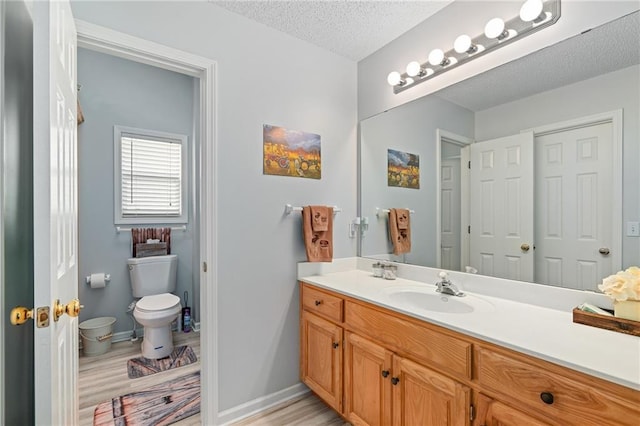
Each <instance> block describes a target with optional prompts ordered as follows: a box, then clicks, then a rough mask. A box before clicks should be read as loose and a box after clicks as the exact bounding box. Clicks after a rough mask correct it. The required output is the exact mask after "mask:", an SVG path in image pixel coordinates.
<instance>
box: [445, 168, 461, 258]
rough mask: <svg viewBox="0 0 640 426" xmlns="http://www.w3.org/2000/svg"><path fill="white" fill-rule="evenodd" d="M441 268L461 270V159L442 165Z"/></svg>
mask: <svg viewBox="0 0 640 426" xmlns="http://www.w3.org/2000/svg"><path fill="white" fill-rule="evenodd" d="M440 203H441V204H440V206H441V207H440V214H441V219H440V220H441V222H440V232H441V233H440V267H441V268H443V269H448V270H451V271H459V270H460V256H461V248H460V247H461V246H460V234H461V233H460V212H461V200H460V159H459V158H458V159H448V160H442V163H441V165H440Z"/></svg>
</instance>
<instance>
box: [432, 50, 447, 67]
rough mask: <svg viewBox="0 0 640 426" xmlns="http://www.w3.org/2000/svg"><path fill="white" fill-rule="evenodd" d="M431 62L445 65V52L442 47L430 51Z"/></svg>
mask: <svg viewBox="0 0 640 426" xmlns="http://www.w3.org/2000/svg"><path fill="white" fill-rule="evenodd" d="M429 63H430V64H431V65H434V66H435V65H444V52H443V51H442V50H440V49H433V50H432V51H431V53H429Z"/></svg>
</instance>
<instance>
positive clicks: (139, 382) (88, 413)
mask: <svg viewBox="0 0 640 426" xmlns="http://www.w3.org/2000/svg"><path fill="white" fill-rule="evenodd" d="M173 336H174V337H173V342H174V344H175V345H176V346H180V345H189V346H191V347H192V348H193V351H194V352H195V354H196V356H197V357H198V361H197V362H195V363H193V364H190V365H186V366H184V367H179V368H174V369H172V370H168V371H163V372H162V373H156V374H152V375H150V376H145V377H140V378H138V379H130V378H129V377H128V376H127V361H128V360H129V359H130V358H134V357H138V356H140V344H141V343H142V339H138V341H137V342H134V343H131V342H118V343H113V344H112V345H111V349H110V350H109V352H107V353H106V354H104V355H98V356H93V357H85V356H82V355H80V362H79V369H80V374H79V379H78V380H79V387H80V426H92V425H93V411H94V410H95V408H96V406H97V405H98V404H100V403H101V402H105V401H109V400H110V399H111V398H115V397H117V396H120V395H124V394H127V393H129V392H135V391H139V390H143V389H146V388H149V387H151V386H153V385H156V384H159V383H163V382H166V381H169V380H171V379H174V378H176V377H179V376H182V375H185V374H189V373H192V372H195V371H200V334H199V333H195V332H191V333H174V335H173ZM174 424H175V425H180V426H196V425H200V416H199V415H197V416H191V417H189V418H187V419H184V420H181V421H180V422H178V423H174Z"/></svg>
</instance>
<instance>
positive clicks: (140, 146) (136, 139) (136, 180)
mask: <svg viewBox="0 0 640 426" xmlns="http://www.w3.org/2000/svg"><path fill="white" fill-rule="evenodd" d="M114 145H115V166H116V173H115V191H114V194H115V223H116V224H153V223H186V222H187V220H186V218H187V214H186V203H185V198H186V197H185V195H186V193H187V190H186V188H187V186H186V176H187V173H186V164H187V162H186V157H187V155H186V152H187V149H186V148H187V147H186V145H187V137H186V136H184V135H175V134H170V133H164V132H156V131H153V130H142V129H134V128H129V127H122V126H115V127H114Z"/></svg>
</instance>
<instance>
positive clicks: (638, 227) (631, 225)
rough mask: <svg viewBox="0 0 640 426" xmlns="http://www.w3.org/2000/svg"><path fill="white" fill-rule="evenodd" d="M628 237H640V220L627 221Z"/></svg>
mask: <svg viewBox="0 0 640 426" xmlns="http://www.w3.org/2000/svg"><path fill="white" fill-rule="evenodd" d="M627 237H640V222H627Z"/></svg>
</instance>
